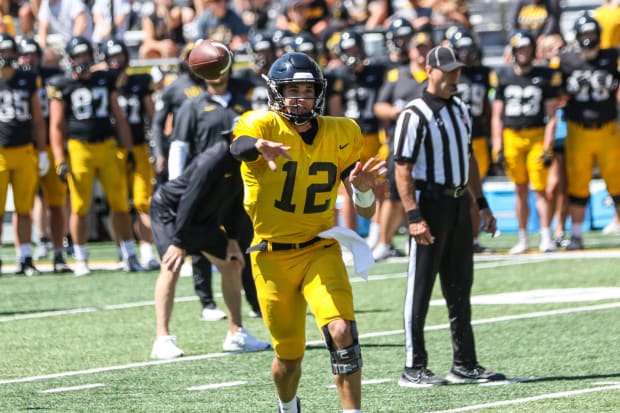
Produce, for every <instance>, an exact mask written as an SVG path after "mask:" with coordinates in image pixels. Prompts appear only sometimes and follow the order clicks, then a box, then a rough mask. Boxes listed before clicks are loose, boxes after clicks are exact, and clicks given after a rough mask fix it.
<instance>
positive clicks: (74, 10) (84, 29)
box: [37, 0, 93, 49]
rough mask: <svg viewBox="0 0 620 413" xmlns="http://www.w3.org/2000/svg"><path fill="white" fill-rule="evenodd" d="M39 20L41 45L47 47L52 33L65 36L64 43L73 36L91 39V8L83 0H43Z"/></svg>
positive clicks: (43, 47)
mask: <svg viewBox="0 0 620 413" xmlns="http://www.w3.org/2000/svg"><path fill="white" fill-rule="evenodd" d="M37 19H38V20H39V37H38V40H39V45H40V46H41V48H42V49H45V48H46V47H47V43H48V38H47V36H48V35H50V34H59V35H61V36H62V37H63V44H64V43H65V42H66V41H68V40H69V39H70V38H71V37H72V36H82V37H84V38H86V39H88V40H90V38H91V35H92V31H93V21H92V17H91V14H90V10H88V7H87V6H86V5H85V4H84V2H83V1H82V0H43V1H42V2H41V7H40V8H39V14H38V16H37Z"/></svg>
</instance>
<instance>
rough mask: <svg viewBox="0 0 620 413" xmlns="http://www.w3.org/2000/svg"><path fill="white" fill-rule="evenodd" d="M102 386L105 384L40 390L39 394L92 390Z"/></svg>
mask: <svg viewBox="0 0 620 413" xmlns="http://www.w3.org/2000/svg"><path fill="white" fill-rule="evenodd" d="M103 386H105V384H103V383H93V384H82V385H81V386H71V387H56V388H55V389H47V390H41V391H40V392H39V393H65V392H68V391H78V390H86V389H94V388H96V387H103Z"/></svg>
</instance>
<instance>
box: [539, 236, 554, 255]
mask: <svg viewBox="0 0 620 413" xmlns="http://www.w3.org/2000/svg"><path fill="white" fill-rule="evenodd" d="M538 250H539V251H540V252H555V250H556V248H555V243H554V242H553V241H552V240H550V239H546V240H542V239H541V240H540V244H538Z"/></svg>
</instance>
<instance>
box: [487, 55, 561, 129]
mask: <svg viewBox="0 0 620 413" xmlns="http://www.w3.org/2000/svg"><path fill="white" fill-rule="evenodd" d="M490 83H491V86H492V87H494V88H495V99H499V100H503V101H504V113H503V121H504V126H505V127H506V128H510V129H515V130H519V129H528V128H537V127H543V126H545V123H546V114H545V100H547V99H550V98H555V97H557V96H559V93H560V90H561V86H562V74H561V73H560V72H558V71H554V70H551V69H549V68H547V67H540V66H535V67H534V68H533V69H532V71H530V72H529V73H528V74H523V75H517V74H516V73H515V68H514V67H513V66H505V67H501V68H498V69H497V70H496V71H495V72H492V73H491V82H490Z"/></svg>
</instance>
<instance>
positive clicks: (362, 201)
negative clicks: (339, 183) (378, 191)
mask: <svg viewBox="0 0 620 413" xmlns="http://www.w3.org/2000/svg"><path fill="white" fill-rule="evenodd" d="M351 188H352V189H353V203H354V204H355V205H356V206H358V207H360V208H369V207H371V206H372V204H373V203H374V202H375V193H374V192H372V189H369V190H368V191H365V192H361V191H360V190H359V189H357V188H356V187H355V186H353V185H351Z"/></svg>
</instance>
